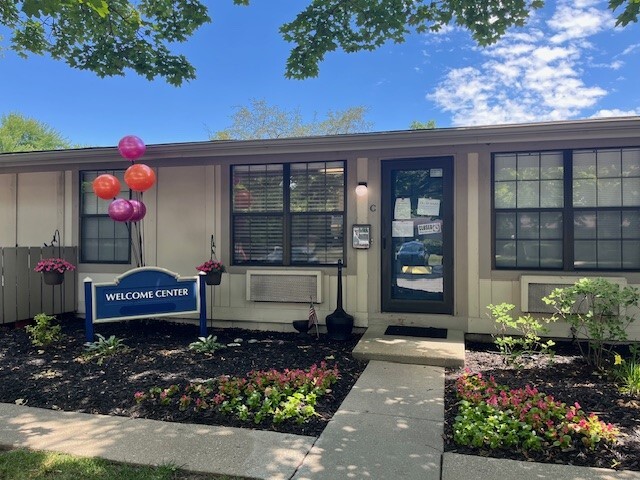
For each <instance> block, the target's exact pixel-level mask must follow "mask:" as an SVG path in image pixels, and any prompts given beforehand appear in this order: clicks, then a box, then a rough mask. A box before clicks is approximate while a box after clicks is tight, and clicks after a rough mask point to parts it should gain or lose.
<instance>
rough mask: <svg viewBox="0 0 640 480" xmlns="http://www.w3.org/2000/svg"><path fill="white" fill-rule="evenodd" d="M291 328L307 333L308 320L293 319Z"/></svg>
mask: <svg viewBox="0 0 640 480" xmlns="http://www.w3.org/2000/svg"><path fill="white" fill-rule="evenodd" d="M293 328H295V329H296V330H297V331H299V332H300V333H307V332H308V331H309V328H310V327H309V320H294V321H293Z"/></svg>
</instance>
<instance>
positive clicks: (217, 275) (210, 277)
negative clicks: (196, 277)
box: [204, 272, 222, 285]
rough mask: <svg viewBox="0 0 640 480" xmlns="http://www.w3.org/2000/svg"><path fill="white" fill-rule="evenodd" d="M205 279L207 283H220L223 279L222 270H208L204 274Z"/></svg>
mask: <svg viewBox="0 0 640 480" xmlns="http://www.w3.org/2000/svg"><path fill="white" fill-rule="evenodd" d="M204 281H205V283H206V284H207V285H220V282H221V281H222V272H208V273H207V274H206V275H205V276H204Z"/></svg>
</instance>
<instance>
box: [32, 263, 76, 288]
mask: <svg viewBox="0 0 640 480" xmlns="http://www.w3.org/2000/svg"><path fill="white" fill-rule="evenodd" d="M75 269H76V266H75V265H73V264H71V263H69V262H67V261H66V260H65V259H63V258H43V259H42V260H40V261H39V262H38V263H37V264H36V268H34V270H35V271H36V272H41V273H42V279H43V281H44V283H45V284H47V285H60V284H61V283H62V282H63V281H64V272H66V271H67V270H75Z"/></svg>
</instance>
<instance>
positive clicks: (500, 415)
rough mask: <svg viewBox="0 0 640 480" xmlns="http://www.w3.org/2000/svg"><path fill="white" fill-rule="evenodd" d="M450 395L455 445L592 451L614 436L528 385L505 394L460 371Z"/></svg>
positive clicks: (576, 408) (504, 388)
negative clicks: (583, 448)
mask: <svg viewBox="0 0 640 480" xmlns="http://www.w3.org/2000/svg"><path fill="white" fill-rule="evenodd" d="M456 393H457V396H458V398H459V399H460V403H459V410H458V415H457V416H456V419H455V423H454V426H453V431H454V441H455V442H456V443H458V444H459V445H466V446H472V447H477V448H483V447H489V448H492V449H496V448H518V449H522V450H525V451H526V450H543V449H552V448H558V449H563V450H565V449H568V448H573V447H575V446H577V445H579V444H582V445H584V446H586V447H588V448H590V449H592V450H593V449H595V448H596V447H597V446H599V445H601V444H606V443H614V442H615V441H616V437H617V436H618V435H619V431H618V429H617V428H616V427H614V426H613V425H612V424H610V423H605V422H603V421H601V420H600V419H598V416H597V415H595V414H594V413H591V414H587V413H585V412H584V410H582V408H581V407H580V404H579V403H578V402H575V403H574V404H573V405H571V406H567V405H566V404H565V403H561V402H559V401H557V400H555V399H554V398H553V396H551V395H546V394H544V393H542V392H539V391H538V389H537V388H532V387H531V386H529V385H527V386H525V387H524V388H517V389H509V387H507V386H505V385H498V384H497V383H496V381H495V379H494V378H493V377H489V378H488V379H486V378H484V377H483V375H482V374H481V373H477V374H471V373H470V372H469V371H465V372H464V374H463V375H461V376H460V377H459V378H458V380H457V381H456Z"/></svg>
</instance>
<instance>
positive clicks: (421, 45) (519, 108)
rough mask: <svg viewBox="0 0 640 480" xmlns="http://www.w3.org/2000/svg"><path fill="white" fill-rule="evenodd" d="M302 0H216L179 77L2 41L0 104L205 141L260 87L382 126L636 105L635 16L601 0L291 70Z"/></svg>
mask: <svg viewBox="0 0 640 480" xmlns="http://www.w3.org/2000/svg"><path fill="white" fill-rule="evenodd" d="M304 3H305V2H291V1H287V0H270V1H269V2H258V1H256V2H254V4H252V5H251V6H250V7H238V6H234V5H233V4H232V2H231V0H229V1H226V2H213V1H210V2H208V5H209V8H210V16H211V17H212V19H213V22H212V23H211V24H208V25H206V26H205V27H203V28H201V29H200V30H198V31H197V32H196V34H195V35H194V36H193V37H192V38H191V40H190V41H189V42H187V43H185V44H181V45H178V46H177V50H178V51H180V52H182V53H184V54H185V55H187V57H188V58H189V59H190V61H191V62H192V63H193V64H194V66H195V67H196V69H197V75H198V78H197V79H196V80H194V81H191V82H189V83H186V84H184V85H183V86H182V87H179V88H176V87H172V86H170V85H168V84H166V83H165V82H164V81H163V80H161V79H158V80H155V81H153V82H149V81H147V80H145V79H143V78H140V77H138V76H136V75H135V74H133V73H129V74H128V75H127V76H125V77H113V78H105V79H100V78H98V77H96V76H95V75H94V74H92V73H90V72H82V71H77V70H73V69H71V68H69V67H68V66H67V65H66V64H64V63H61V62H54V61H52V60H50V59H48V58H46V57H35V56H34V57H29V58H28V59H27V60H24V59H20V58H17V57H16V56H15V55H14V54H13V53H12V52H11V51H8V50H5V51H4V52H3V53H4V55H3V56H0V72H1V74H0V92H2V95H1V96H0V113H2V114H6V113H9V112H19V113H21V114H24V115H27V116H29V117H33V118H36V119H38V120H40V121H43V122H46V123H47V124H49V125H50V126H52V127H54V128H55V129H57V130H58V131H59V132H61V133H62V134H63V135H64V136H65V137H66V138H68V139H69V140H70V141H71V142H73V143H74V144H80V145H85V146H108V145H116V144H117V143H118V140H119V139H120V138H121V137H122V136H124V135H127V134H134V135H137V136H139V137H140V138H142V139H143V140H144V141H145V142H146V143H147V144H152V143H168V142H186V141H201V140H206V139H207V138H208V132H209V131H216V130H221V129H224V128H225V127H227V126H229V125H230V123H231V115H232V114H233V111H234V107H238V106H243V105H248V104H249V102H250V100H251V99H252V98H255V99H265V100H266V101H267V102H268V103H269V104H272V105H277V106H279V107H281V108H286V109H296V108H299V109H300V112H301V113H302V114H303V116H304V117H305V118H306V119H307V120H310V119H311V118H312V117H313V115H314V113H317V114H318V115H319V116H323V115H324V114H325V113H326V112H327V111H328V110H333V111H335V110H342V109H345V108H348V107H351V106H356V105H364V106H366V107H368V109H369V110H368V114H367V119H368V120H369V121H370V122H372V123H373V130H375V131H385V130H402V129H406V128H408V126H409V124H410V123H411V121H412V120H421V121H427V120H430V119H433V120H435V121H436V124H437V126H438V127H449V126H468V125H487V124H500V123H521V122H533V121H544V120H563V119H577V118H589V117H597V116H620V115H640V88H638V77H639V76H640V65H639V63H638V58H639V57H640V35H638V33H639V32H640V27H639V26H638V25H631V26H627V27H626V28H624V29H622V28H615V27H614V23H615V20H614V15H613V14H612V13H611V12H610V11H609V10H608V9H607V8H606V2H599V1H592V0H577V1H557V2H553V1H550V2H547V5H546V7H545V8H544V9H543V10H541V11H538V12H536V13H535V15H534V16H533V18H532V19H531V21H530V22H529V24H528V25H527V26H526V27H524V28H521V29H517V30H512V31H511V32H510V33H509V34H508V35H507V36H506V37H505V38H504V39H503V40H501V41H500V42H499V43H498V44H497V45H494V46H492V47H489V48H484V49H483V48H479V47H477V46H476V45H475V44H474V43H473V42H472V41H471V40H470V37H469V35H468V34H467V33H466V31H464V30H461V29H458V28H446V29H444V31H442V32H440V33H438V34H421V35H419V34H414V35H412V36H410V37H409V38H408V40H407V41H406V42H405V43H403V44H388V45H385V46H384V47H382V48H380V49H379V50H377V51H375V52H361V53H356V54H348V55H347V54H344V53H342V52H334V53H330V54H329V55H328V56H327V58H326V59H325V61H324V62H323V63H322V64H321V66H320V75H319V77H317V78H313V79H308V80H302V81H301V80H287V79H286V78H285V77H284V66H285V61H286V58H287V55H288V51H289V48H290V46H289V45H288V44H287V43H286V42H285V41H284V40H282V38H281V37H280V35H279V33H278V27H279V26H280V25H281V24H282V23H284V22H286V21H289V20H291V19H293V18H294V16H295V14H296V13H297V9H296V7H297V8H298V9H300V8H302V7H301V5H304ZM2 33H3V32H1V31H0V34H2ZM4 33H5V38H6V32H4ZM0 45H2V44H1V43H0Z"/></svg>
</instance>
